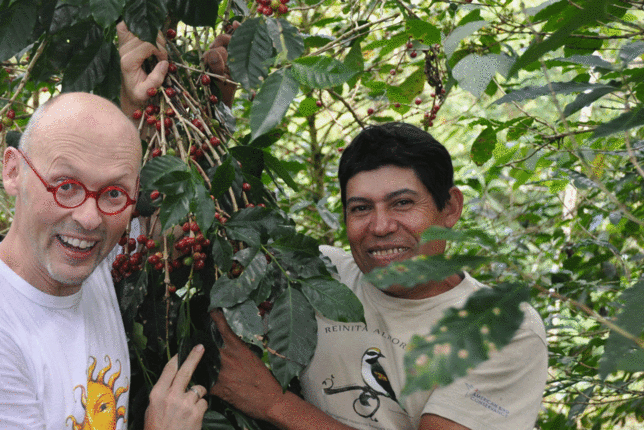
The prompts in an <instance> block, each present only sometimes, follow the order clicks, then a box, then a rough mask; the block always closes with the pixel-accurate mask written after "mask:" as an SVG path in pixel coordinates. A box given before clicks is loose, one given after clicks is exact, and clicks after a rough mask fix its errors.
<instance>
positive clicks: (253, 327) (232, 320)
mask: <svg viewBox="0 0 644 430" xmlns="http://www.w3.org/2000/svg"><path fill="white" fill-rule="evenodd" d="M223 312H224V315H225V316H226V321H228V325H230V328H231V329H232V330H233V331H234V332H235V333H237V335H239V336H242V337H243V338H244V340H246V341H247V342H251V343H253V344H255V345H257V346H261V345H262V343H261V342H260V340H259V339H258V338H257V336H261V335H262V334H263V333H264V324H262V318H261V317H260V316H259V311H258V309H257V305H255V302H253V301H252V300H246V301H245V302H242V303H240V304H238V305H235V306H233V307H231V308H224V309H223Z"/></svg>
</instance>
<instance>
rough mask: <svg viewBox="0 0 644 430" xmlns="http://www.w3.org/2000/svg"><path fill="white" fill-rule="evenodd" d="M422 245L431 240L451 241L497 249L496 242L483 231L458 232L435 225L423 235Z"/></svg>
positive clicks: (469, 229) (470, 229) (468, 230)
mask: <svg viewBox="0 0 644 430" xmlns="http://www.w3.org/2000/svg"><path fill="white" fill-rule="evenodd" d="M420 238H421V243H425V242H429V241H431V240H450V241H453V242H467V243H476V244H479V245H481V246H483V247H486V248H488V249H489V248H494V247H496V241H495V240H494V238H493V237H491V236H490V235H489V234H487V233H486V232H484V231H483V230H477V229H473V228H468V229H467V231H458V230H453V229H451V228H445V227H439V226H437V225H433V226H431V227H429V228H428V229H427V230H425V231H424V232H423V234H422V235H421V237H420Z"/></svg>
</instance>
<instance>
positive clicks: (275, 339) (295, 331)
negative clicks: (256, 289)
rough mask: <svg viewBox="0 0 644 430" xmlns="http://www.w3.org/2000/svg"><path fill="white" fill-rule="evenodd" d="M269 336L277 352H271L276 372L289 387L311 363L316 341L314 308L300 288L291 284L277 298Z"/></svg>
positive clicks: (280, 379) (281, 381)
mask: <svg viewBox="0 0 644 430" xmlns="http://www.w3.org/2000/svg"><path fill="white" fill-rule="evenodd" d="M268 339H269V341H268V346H269V347H270V348H271V349H272V350H274V351H275V352H276V353H274V354H269V362H270V364H271V368H272V370H273V375H275V378H276V379H277V380H278V382H279V383H280V384H281V385H282V387H283V388H286V387H287V386H288V384H289V383H290V382H291V380H292V379H293V378H294V377H296V376H298V375H299V374H300V373H301V372H302V370H304V368H305V367H306V366H307V365H308V364H309V362H310V361H311V358H312V357H313V353H314V352H315V347H316V345H317V321H316V320H315V311H314V310H313V307H312V306H311V305H310V304H309V302H308V301H307V300H306V298H305V297H304V295H303V294H302V293H301V292H300V291H299V290H297V289H295V288H292V287H289V288H287V289H286V290H285V291H284V292H283V293H282V294H281V295H280V296H279V297H278V298H277V299H276V300H275V304H274V305H273V309H272V310H271V312H270V314H269V319H268ZM277 354H279V355H277ZM282 357H283V358H282Z"/></svg>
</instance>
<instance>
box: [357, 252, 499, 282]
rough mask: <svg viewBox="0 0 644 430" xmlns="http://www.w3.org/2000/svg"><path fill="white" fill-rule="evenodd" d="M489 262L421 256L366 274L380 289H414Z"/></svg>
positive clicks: (476, 257)
mask: <svg viewBox="0 0 644 430" xmlns="http://www.w3.org/2000/svg"><path fill="white" fill-rule="evenodd" d="M487 261H488V259H487V258H485V257H478V256H466V255H458V256H454V257H452V258H449V259H448V258H446V257H445V256H444V255H433V256H431V257H428V256H426V255H419V256H416V257H414V258H412V259H409V260H405V261H402V262H394V263H391V264H389V266H387V267H384V268H379V269H375V270H373V271H371V272H369V273H368V274H366V275H365V276H366V278H367V280H369V282H371V283H373V284H374V285H375V286H376V287H378V288H380V289H386V288H388V287H390V286H392V285H402V286H403V287H407V288H413V287H415V286H416V285H418V284H422V283H425V282H428V281H442V280H443V279H445V278H447V277H449V276H451V275H454V274H455V273H458V272H461V271H463V270H464V269H465V268H466V267H468V268H470V269H475V268H477V267H478V266H480V265H481V264H484V263H486V262H487Z"/></svg>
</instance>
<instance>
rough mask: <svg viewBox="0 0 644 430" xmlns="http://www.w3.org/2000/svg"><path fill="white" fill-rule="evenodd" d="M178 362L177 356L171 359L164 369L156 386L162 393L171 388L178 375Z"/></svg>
mask: <svg viewBox="0 0 644 430" xmlns="http://www.w3.org/2000/svg"><path fill="white" fill-rule="evenodd" d="M178 362H179V357H177V356H176V355H175V356H174V357H172V359H170V361H168V362H167V363H166V365H165V367H164V368H163V372H161V376H160V377H159V380H158V381H157V383H156V384H155V387H158V388H159V390H160V391H161V392H166V391H167V390H168V389H169V388H170V385H172V381H173V380H174V377H175V375H176V374H177V364H178Z"/></svg>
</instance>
